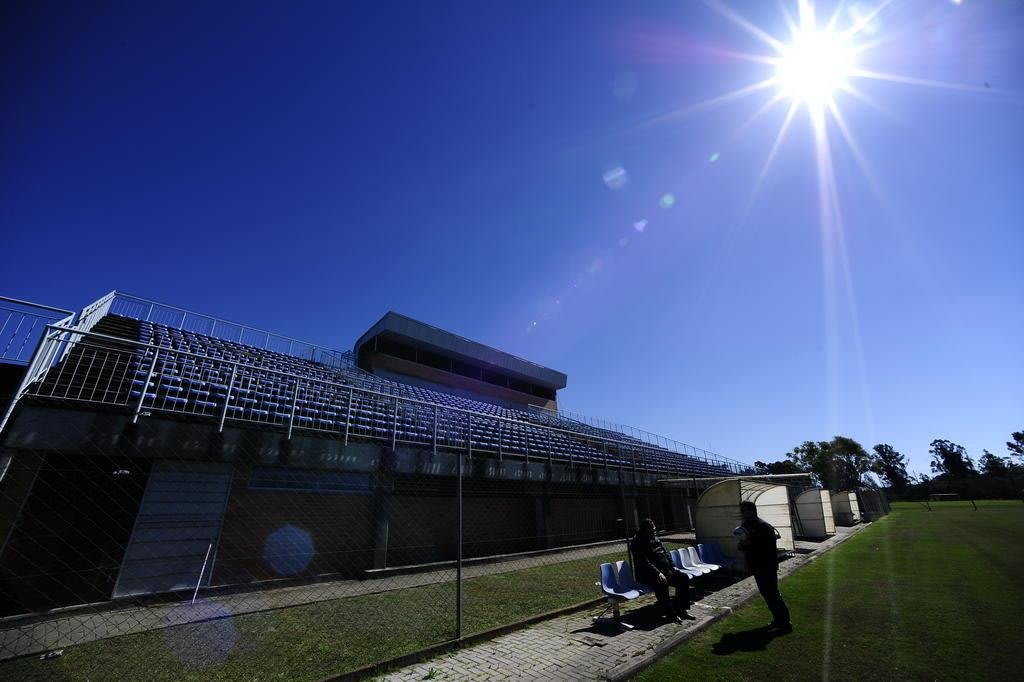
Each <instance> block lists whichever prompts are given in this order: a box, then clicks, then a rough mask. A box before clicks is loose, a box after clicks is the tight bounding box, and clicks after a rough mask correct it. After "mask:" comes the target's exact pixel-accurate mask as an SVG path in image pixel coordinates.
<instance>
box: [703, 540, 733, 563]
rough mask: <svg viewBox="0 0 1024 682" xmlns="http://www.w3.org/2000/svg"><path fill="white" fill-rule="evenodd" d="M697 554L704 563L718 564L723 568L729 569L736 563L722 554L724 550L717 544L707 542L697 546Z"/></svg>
mask: <svg viewBox="0 0 1024 682" xmlns="http://www.w3.org/2000/svg"><path fill="white" fill-rule="evenodd" d="M697 554H698V555H699V556H700V559H701V561H702V562H704V563H707V564H718V565H719V566H721V567H723V568H728V567H730V566H732V565H733V564H735V563H736V560H735V559H730V558H729V557H727V556H725V554H723V553H722V548H721V546H720V545H719V544H718V543H717V542H706V543H702V544H699V545H697Z"/></svg>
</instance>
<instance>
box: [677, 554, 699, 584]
mask: <svg viewBox="0 0 1024 682" xmlns="http://www.w3.org/2000/svg"><path fill="white" fill-rule="evenodd" d="M669 555H670V556H671V557H672V565H673V566H675V567H676V568H677V569H679V570H680V571H682V572H683V573H685V574H686V577H688V578H689V579H690V580H693V579H694V578H699V577H700V576H701V575H702V574H701V572H700V571H695V570H693V569H692V568H687V567H686V566H684V565H683V555H682V554H680V552H679V550H678V549H673V550H672V551H671V552H669Z"/></svg>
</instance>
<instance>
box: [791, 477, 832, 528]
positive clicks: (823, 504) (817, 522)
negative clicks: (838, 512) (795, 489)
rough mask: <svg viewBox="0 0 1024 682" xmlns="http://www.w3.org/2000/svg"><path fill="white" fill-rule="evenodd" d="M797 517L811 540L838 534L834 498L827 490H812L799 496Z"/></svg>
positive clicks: (797, 497)
mask: <svg viewBox="0 0 1024 682" xmlns="http://www.w3.org/2000/svg"><path fill="white" fill-rule="evenodd" d="M796 515H797V518H798V519H800V527H801V529H802V531H803V534H804V535H805V536H807V537H809V538H827V537H828V536H830V535H835V534H836V523H835V519H834V518H833V516H832V496H831V495H830V494H829V492H828V491H827V490H822V489H821V488H810V489H808V490H805V491H803V492H802V493H800V494H799V495H797V496H796Z"/></svg>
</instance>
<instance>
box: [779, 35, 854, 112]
mask: <svg viewBox="0 0 1024 682" xmlns="http://www.w3.org/2000/svg"><path fill="white" fill-rule="evenodd" d="M779 52H780V54H779V57H778V60H777V66H776V71H775V79H776V80H777V82H778V85H779V88H780V94H782V95H783V96H785V97H789V98H790V99H792V100H794V101H795V102H799V103H802V104H805V105H806V106H808V107H813V108H824V107H827V106H828V105H829V104H830V103H832V102H833V101H834V99H835V96H836V93H838V92H839V91H840V90H843V89H844V88H846V87H847V86H848V80H849V78H850V77H851V75H852V74H854V73H855V68H856V64H855V61H854V50H853V46H852V45H851V44H850V43H849V41H848V40H847V39H846V38H845V37H844V36H843V35H841V34H837V33H835V32H833V31H831V30H819V29H817V28H815V27H811V28H804V29H799V30H797V31H796V32H795V34H794V36H793V41H792V42H791V43H789V44H788V45H785V46H783V47H782V48H781V49H780V50H779Z"/></svg>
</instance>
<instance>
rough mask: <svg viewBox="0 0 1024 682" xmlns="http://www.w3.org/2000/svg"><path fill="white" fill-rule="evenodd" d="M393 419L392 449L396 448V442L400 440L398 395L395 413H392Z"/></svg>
mask: <svg viewBox="0 0 1024 682" xmlns="http://www.w3.org/2000/svg"><path fill="white" fill-rule="evenodd" d="M392 417H393V418H392V420H391V449H392V450H394V449H395V444H396V443H397V442H398V396H395V413H394V415H392Z"/></svg>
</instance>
